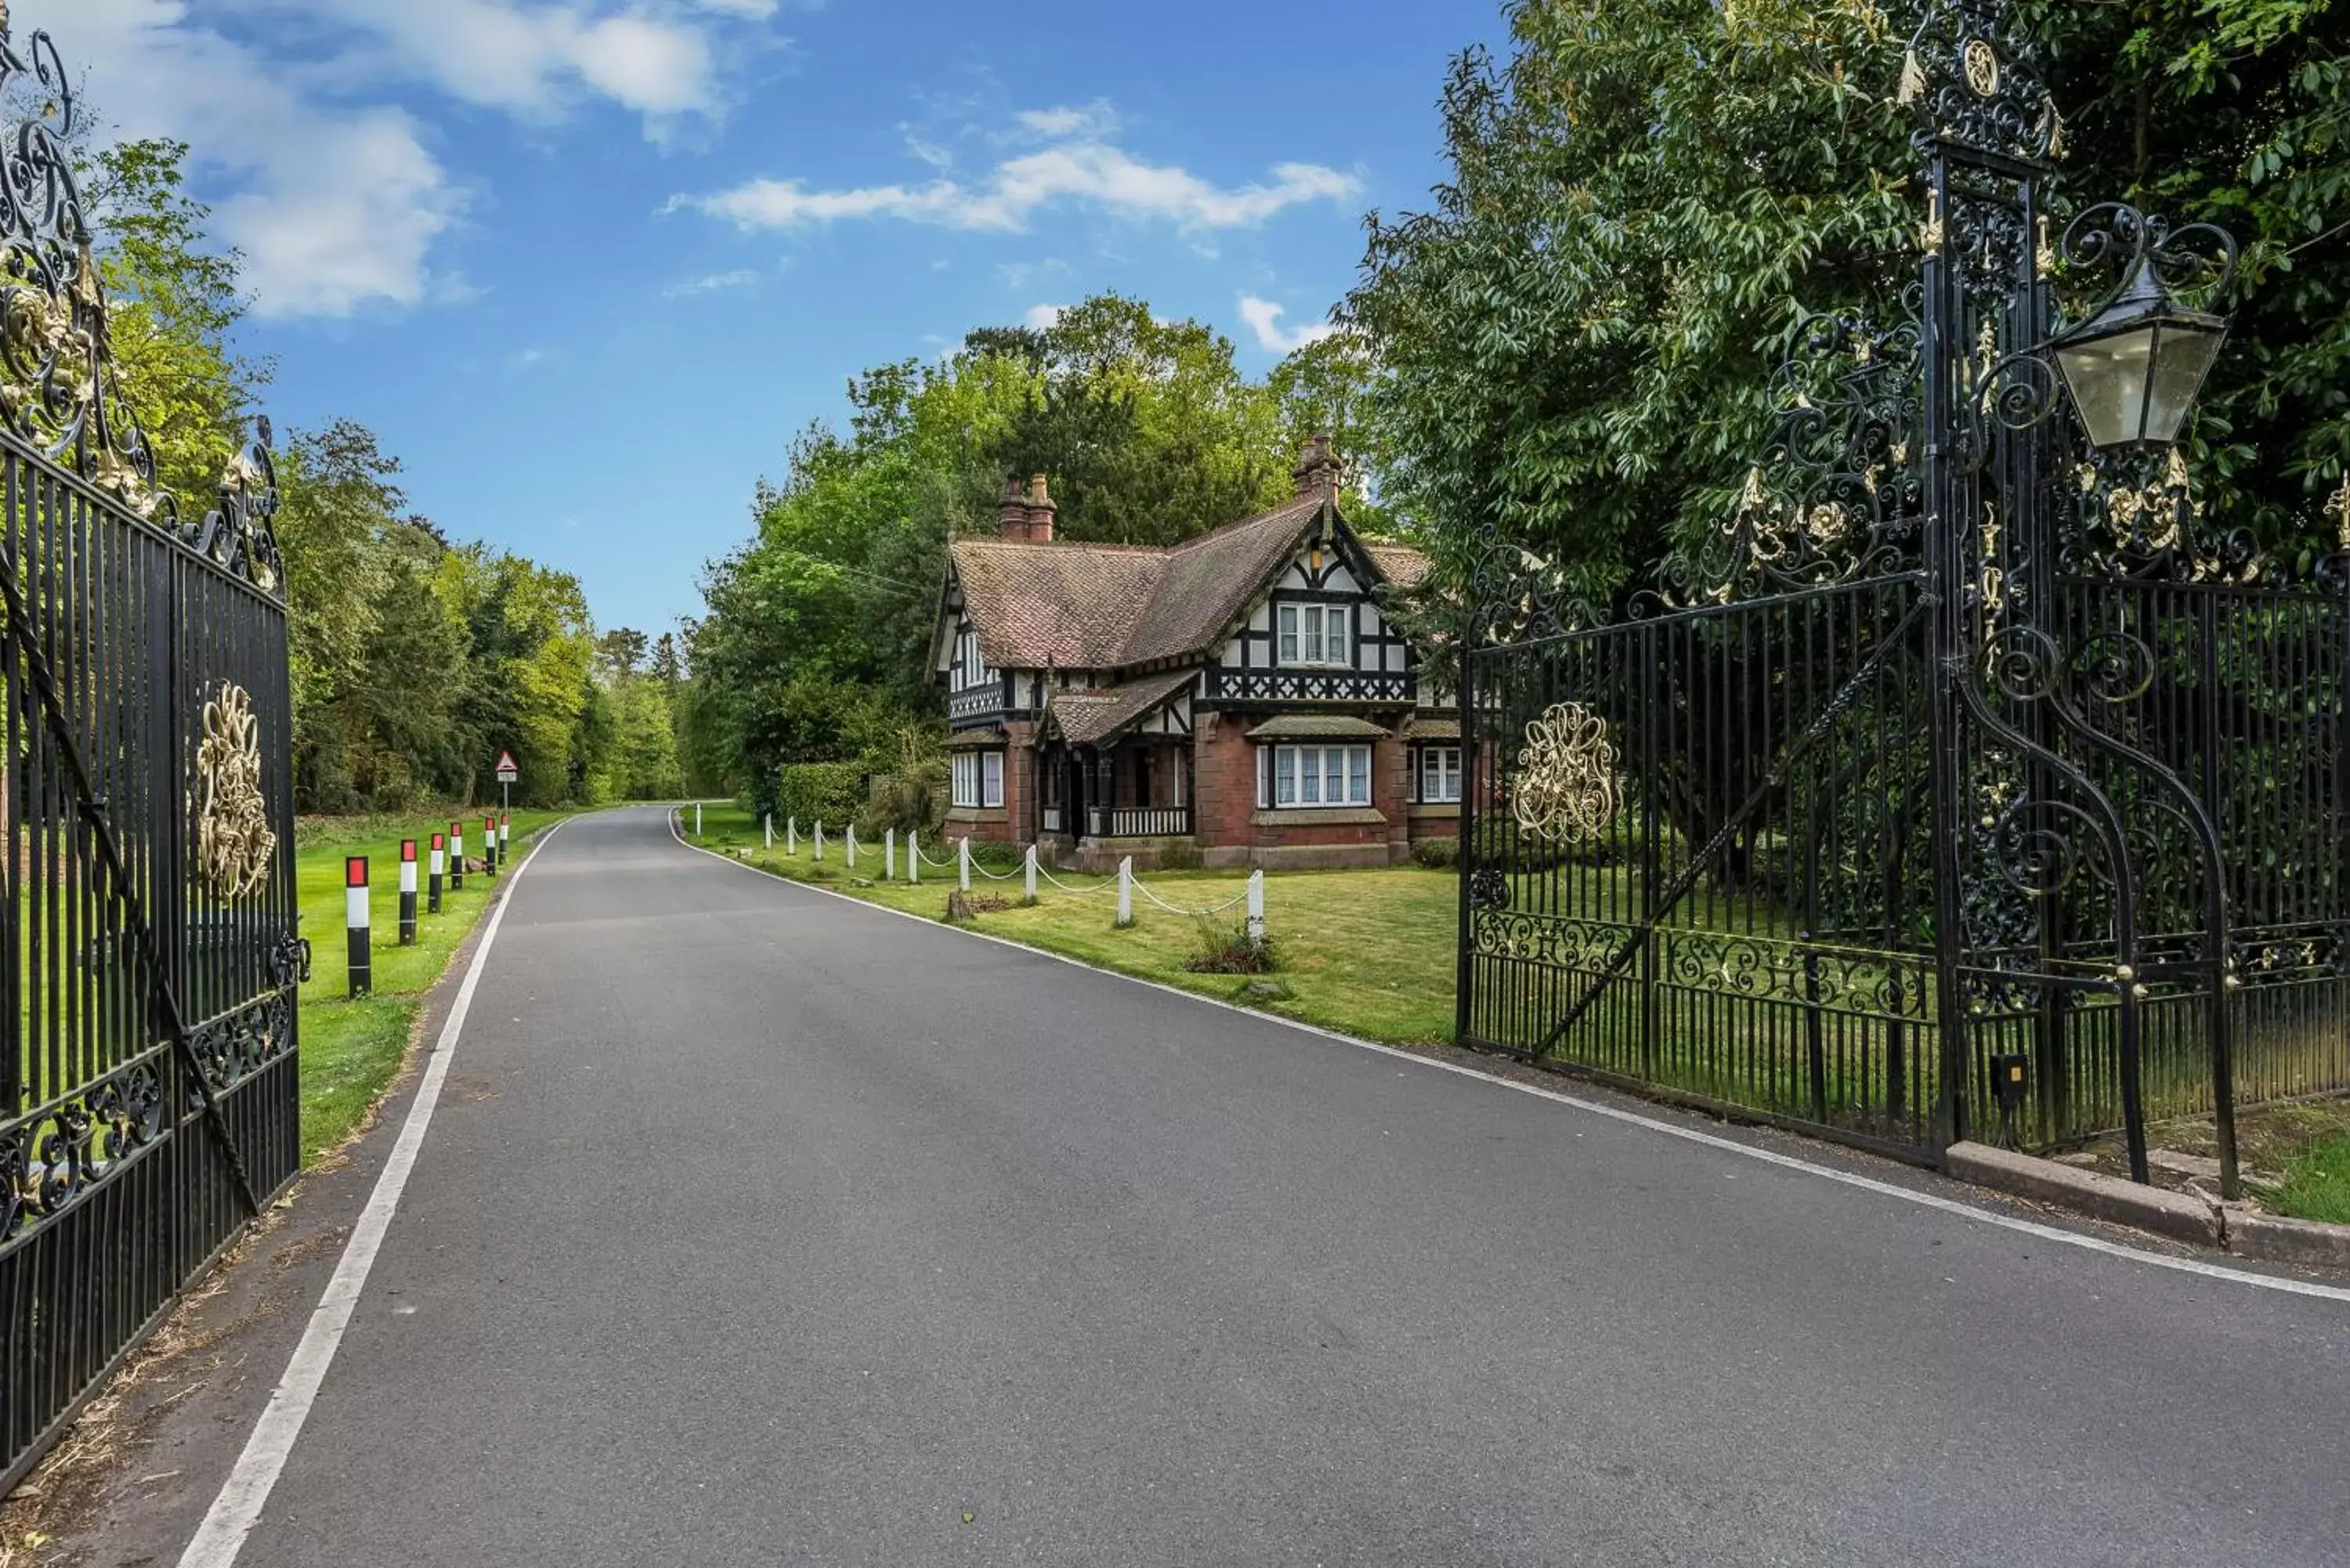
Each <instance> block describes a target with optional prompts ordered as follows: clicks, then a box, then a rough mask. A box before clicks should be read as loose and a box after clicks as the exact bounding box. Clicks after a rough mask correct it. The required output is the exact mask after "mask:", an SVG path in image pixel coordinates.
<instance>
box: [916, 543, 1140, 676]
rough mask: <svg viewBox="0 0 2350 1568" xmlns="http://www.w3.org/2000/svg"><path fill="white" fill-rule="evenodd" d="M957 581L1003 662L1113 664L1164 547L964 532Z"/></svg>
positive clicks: (1065, 666)
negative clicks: (1036, 541)
mask: <svg viewBox="0 0 2350 1568" xmlns="http://www.w3.org/2000/svg"><path fill="white" fill-rule="evenodd" d="M953 555H954V569H955V580H956V581H957V582H959V583H960V584H961V585H962V597H963V602H964V603H965V604H967V605H969V606H970V607H971V618H972V624H973V625H975V626H976V627H977V628H979V647H980V651H981V652H983V653H984V654H986V655H987V661H988V662H989V663H990V664H993V665H994V666H996V667H997V668H998V669H1025V670H1041V669H1045V668H1046V667H1048V666H1050V667H1055V668H1058V669H1062V670H1114V669H1116V668H1117V667H1118V664H1119V662H1120V659H1119V658H1118V655H1119V654H1120V653H1121V652H1123V651H1124V649H1125V648H1126V644H1127V642H1128V639H1130V638H1131V637H1132V636H1133V634H1134V623H1135V609H1136V607H1137V606H1138V605H1141V604H1145V603H1148V602H1149V596H1150V594H1151V592H1152V590H1153V589H1155V588H1156V587H1158V584H1159V578H1160V575H1161V573H1162V572H1163V570H1164V567H1165V556H1164V554H1163V553H1162V552H1160V551H1158V550H1151V549H1135V548H1130V547H1126V546H1121V545H1032V544H1028V543H1026V542H1025V541H1020V540H1012V539H991V538H967V539H957V540H956V541H955V542H954V545H953Z"/></svg>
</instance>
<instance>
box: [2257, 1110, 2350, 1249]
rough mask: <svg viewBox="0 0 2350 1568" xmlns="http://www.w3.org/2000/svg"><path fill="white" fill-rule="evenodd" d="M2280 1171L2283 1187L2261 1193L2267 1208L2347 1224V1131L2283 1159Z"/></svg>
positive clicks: (2349, 1199)
mask: <svg viewBox="0 0 2350 1568" xmlns="http://www.w3.org/2000/svg"><path fill="white" fill-rule="evenodd" d="M2337 1119H2338V1118H2337ZM2283 1175H2284V1184H2283V1185H2282V1187H2276V1188H2272V1189H2267V1190H2265V1191H2263V1192H2262V1194H2261V1197H2262V1200H2263V1201H2265V1202H2266V1203H2267V1204H2268V1206H2269V1207H2270V1208H2272V1209H2274V1210H2277V1211H2278V1212H2279V1213H2281V1214H2291V1215H2293V1216H2294V1217H2295V1218H2297V1219H2302V1220H2330V1221H2332V1222H2333V1223H2334V1224H2336V1225H2350V1133H2342V1134H2339V1135H2337V1136H2336V1137H2332V1138H2329V1139H2327V1140H2325V1141H2324V1142H2321V1143H2313V1144H2310V1145H2309V1146H2308V1147H2305V1148H2303V1149H2302V1150H2301V1151H2300V1152H2299V1153H2296V1154H2294V1155H2293V1156H2292V1157H2291V1158H2288V1159H2286V1160H2285V1161H2284V1170H2283Z"/></svg>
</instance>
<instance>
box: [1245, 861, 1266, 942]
mask: <svg viewBox="0 0 2350 1568" xmlns="http://www.w3.org/2000/svg"><path fill="white" fill-rule="evenodd" d="M1248 939H1249V940H1250V941H1252V942H1262V941H1263V940H1264V873H1263V872H1262V871H1252V872H1250V873H1249V879H1248Z"/></svg>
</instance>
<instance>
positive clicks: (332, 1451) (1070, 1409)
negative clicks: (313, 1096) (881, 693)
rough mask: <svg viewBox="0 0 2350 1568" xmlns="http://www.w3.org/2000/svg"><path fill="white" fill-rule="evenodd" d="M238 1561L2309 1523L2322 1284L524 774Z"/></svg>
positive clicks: (1930, 1558) (2333, 1547)
mask: <svg viewBox="0 0 2350 1568" xmlns="http://www.w3.org/2000/svg"><path fill="white" fill-rule="evenodd" d="M511 897H512V899H513V902H512V905H511V908H510V909H509V911H508V914H507V918H506V920H505V923H504V929H503V930H502V932H501V933H500V934H499V936H498V939H497V941H496V945H495V947H494V950H493V952H492V954H491V957H490V959H489V961H488V967H487V970H486V971H485V973H484V979H483V981H482V990H481V992H480V994H479V995H478V996H477V998H476V1000H475V1002H474V1006H473V1015H472V1018H471V1021H470V1022H469V1023H468V1024H467V1027H466V1032H465V1035H464V1039H463V1044H462V1045H461V1046H460V1048H459V1052H458V1055H457V1058H456V1061H455V1064H454V1067H453V1071H452V1075H451V1077H450V1079H449V1083H448V1085H447V1089H446V1092H445V1093H444V1094H443V1096H442V1102H441V1106H440V1108H439V1111H438V1114H437V1117H436V1119H435V1120H434V1121H433V1123H432V1130H431V1134H430V1137H429V1139H428V1141H427V1142H426V1144H425V1146H424V1148H423V1152H422V1156H421V1160H420V1162H419V1164H418V1166H417V1168H416V1170H415V1172H414V1175H413V1178H412V1179H411V1182H410V1184H409V1186H408V1189H407V1192H406V1196H405V1199H404V1200H403V1201H402V1203H401V1206H400V1210H399V1214H398V1217H397V1219H396V1220H394V1221H393V1223H392V1225H391V1228H390V1233H389V1235H388V1237H387V1238H386V1240H385V1242H384V1246H383V1250H382V1251H381V1253H380V1256H379V1258H378V1260H377V1262H376V1266H375V1270H374V1273H373V1275H372V1278H371V1279H370V1281H369V1284H368V1287H367V1290H366V1293H365V1295H364V1296H363V1297H362V1299H361V1300H360V1302H359V1307H358V1311H357V1314H356V1316H355V1318H354V1320H353V1322H352V1325H351V1328H350V1332H349V1334H348V1337H347V1339H346V1340H345V1341H344V1343H343V1345H342V1347H341V1351H340V1354H339V1355H338V1359H337V1360H336V1362H335V1363H334V1365H333V1366H332V1368H331V1370H330V1371H329V1372H328V1375H327V1377H326V1380H325V1384H324V1386H323V1388H322V1389H321V1391H320V1394H319V1397H318V1401H317V1406H316V1407H315V1409H314V1410H313V1412H312V1414H311V1417H310V1420H309V1423H308V1426H307V1428H306V1429H305V1430H304V1432H303V1434H302V1437H301V1438H300V1441H299V1442H298V1444H297V1445H296V1448H295V1449H294V1451H293V1454H292V1457H291V1459H290V1460H289V1461H288V1463H287V1465H286V1469H285V1472H284V1474H283V1476H282V1478H281V1479H280V1480H279V1481H278V1484H277V1487H276V1492H275V1493H274V1495H273V1496H272V1497H271V1499H270V1501H269V1505H268V1507H267V1509H266V1511H265V1514H264V1516H263V1519H262V1522H261V1524H260V1526H259V1528H258V1529H257V1530H256V1531H255V1533H254V1534H253V1536H252V1537H251V1539H250V1540H249V1542H247V1544H246V1546H245V1549H244V1556H243V1558H242V1560H241V1562H242V1563H244V1564H250V1565H253V1568H317V1565H318V1564H325V1563H399V1564H401V1565H402V1568H421V1565H431V1564H473V1563H480V1564H494V1565H496V1568H536V1565H539V1564H545V1565H547V1568H582V1565H587V1564H604V1563H614V1564H620V1563H628V1564H634V1563H691V1564H694V1565H696V1568H732V1565H734V1564H760V1565H762V1568H767V1565H777V1564H781V1565H789V1568H844V1565H849V1564H873V1565H876V1568H884V1565H886V1568H915V1565H929V1564H952V1563H972V1564H978V1563H991V1564H994V1563H1006V1564H1008V1563H1053V1564H1073V1565H1074V1564H1087V1565H1097V1568H1141V1565H1151V1564H1170V1565H1177V1564H1180V1565H1185V1568H1206V1565H1211V1564H1274V1563H1281V1564H1289V1563H1298V1564H1311V1563H1324V1564H1333V1565H1336V1564H1382V1565H1385V1564H1394V1565H1399V1568H1439V1565H1443V1568H1452V1565H1461V1568H1471V1565H1483V1564H1513V1565H1517V1564H1537V1563H1539V1564H1551V1563H1558V1564H1567V1563H1574V1564H1615V1563H1723V1564H1736V1565H1738V1568H1753V1565H1757V1564H1766V1563H1803V1564H1813V1563H1817V1564H1835V1565H1837V1568H1851V1565H1855V1564H1877V1563H1883V1564H1903V1565H1908V1564H1934V1565H1937V1568H1947V1565H1956V1564H1970V1563H1985V1564H1990V1563H1997V1564H2034V1565H2037V1564H2058V1563H2061V1564H2064V1565H2066V1568H2083V1565H2087V1564H2104V1563H2111V1564H2128V1565H2130V1568H2147V1565H2152V1564H2169V1563H2178V1564H2196V1565H2199V1568H2200V1565H2210V1564H2239V1563H2241V1564H2260V1565H2261V1568H2284V1565H2287V1564H2298V1563H2308V1564H2318V1563H2332V1564H2338V1563H2342V1562H2344V1561H2345V1555H2350V1544H2345V1542H2350V1472H2345V1469H2344V1463H2343V1453H2344V1451H2345V1450H2344V1447H2343V1432H2344V1428H2345V1424H2350V1305H2345V1304H2344V1303H2340V1302H2334V1301H2325V1300H2314V1299H2310V1298H2305V1297H2296V1296H2291V1295H2284V1294H2280V1293H2273V1292H2270V1291H2263V1290H2256V1289H2252V1288H2250V1287H2247V1286H2245V1285H2242V1284H2241V1283H2234V1282H2227V1281H2218V1280H2210V1279H2204V1278H2199V1277H2196V1276H2192V1275H2184V1274H2180V1273H2177V1272H2169V1271H2165V1270H2160V1269H2157V1268H2153V1267H2149V1266H2147V1264H2145V1263H2142V1262H2136V1261H2133V1260H2130V1259H2125V1258H2114V1257H2108V1256H2103V1255H2100V1254H2097V1253H2094V1252H2089V1251H2081V1250H2079V1249H2076V1248H2072V1247H2068V1246H2064V1245H2061V1244H2055V1243H2052V1242H2050V1241H2046V1240H2044V1239H2041V1238H2034V1237H2032V1236H2028V1235H2022V1234H2018V1233H2015V1232H2012V1231H2003V1230H2000V1229H1996V1228H1993V1227H1991V1226H1987V1225H1983V1224H1980V1223H1976V1222H1971V1221H1969V1220H1964V1219H1961V1218H1958V1217H1954V1216H1950V1215H1945V1214H1940V1213H1938V1212H1935V1211H1933V1210H1929V1209H1924V1208H1920V1207H1918V1206H1917V1205H1914V1204H1910V1203H1905V1202H1901V1201H1899V1200H1897V1199H1889V1198H1887V1197H1885V1196H1882V1195H1880V1194H1877V1193H1872V1192H1868V1191H1865V1190H1856V1189H1852V1188H1850V1187H1846V1186H1842V1185H1838V1184H1835V1183H1833V1182H1830V1181H1826V1180H1824V1179H1820V1178H1818V1177H1816V1176H1813V1175H1809V1174H1806V1173H1804V1172H1802V1171H1795V1170H1787V1169H1782V1168H1774V1167H1773V1166H1769V1165H1766V1164H1763V1163H1761V1162H1758V1161H1755V1160H1752V1159H1749V1158H1742V1157H1741V1156H1738V1155H1735V1154H1732V1153H1729V1152H1725V1151H1721V1150H1715V1149H1710V1148H1707V1147H1701V1146H1695V1145H1691V1144H1690V1143H1688V1142H1686V1141H1684V1140H1680V1139H1676V1138H1670V1137H1664V1136H1661V1135H1659V1134H1658V1133H1656V1132H1654V1131H1651V1130H1648V1129H1644V1128H1642V1127H1634V1126H1627V1125H1624V1124H1622V1123H1620V1122H1616V1121H1611V1120H1608V1119H1606V1118H1603V1117H1599V1116H1592V1115H1589V1114H1587V1113H1585V1112H1580V1111H1577V1110H1575V1109H1574V1108H1572V1107H1568V1106H1560V1105H1557V1104H1555V1103H1552V1102H1549V1101H1546V1100H1543V1099H1540V1098H1536V1097H1534V1096H1526V1095H1522V1094H1516V1093H1513V1092H1511V1091H1509V1090H1506V1089H1503V1088H1500V1087H1496V1086H1494V1085H1490V1084H1484V1083H1481V1082H1478V1081H1476V1080H1474V1079H1471V1078H1467V1077H1464V1076H1461V1075H1455V1074H1448V1073H1445V1072H1442V1071H1439V1070H1436V1069H1433V1068H1430V1067H1427V1066H1423V1065H1419V1064H1413V1063H1409V1062H1403V1061H1399V1060H1397V1059H1395V1058H1392V1057H1388V1056H1385V1055H1380V1054H1373V1053H1368V1052H1364V1051H1359V1050H1355V1049H1351V1048H1348V1047H1347V1046H1344V1045H1341V1044H1335V1043H1332V1042H1329V1041H1326V1040H1321V1039H1317V1038H1315V1037H1313V1036H1311V1035H1307V1034H1304V1033H1299V1032H1297V1031H1294V1030H1289V1029H1284V1028H1282V1027H1280V1026H1278V1025H1275V1024H1273V1023H1261V1022H1258V1021H1256V1020H1253V1019H1251V1018H1247V1017H1244V1016H1241V1015H1238V1014H1234V1013H1232V1012H1223V1011H1219V1010H1216V1009H1213V1008H1210V1007H1206V1006H1202V1005H1200V1004H1197V1003H1194V1002H1187V1001H1184V1000H1182V999H1180V998H1177V997H1174V996H1171V995H1168V994H1165V993H1162V992H1154V991H1151V990H1149V989H1146V988H1143V987H1140V986H1137V985H1133V984H1130V983H1128V982H1125V981H1118V980H1116V979H1113V978H1110V977H1107V976H1101V975H1096V974H1093V973H1090V972H1087V971H1080V970H1077V969H1076V968H1073V967H1071V966H1068V965H1066V964H1061V963H1058V962H1055V961H1050V960H1047V959H1044V958H1041V957H1035V956H1031V955H1027V954H1024V953H1021V952H1017V951H1014V950H1007V949H1005V948H1003V947H999V946H996V945H993V944H991V943H986V942H980V941H974V940H970V939H968V938H966V937H963V936H961V935H958V934H956V933H954V932H951V931H949V930H946V929H941V928H931V927H925V926H923V925H920V924H918V923H915V922H913V921H910V920H905V919H898V918H894V917H891V916H889V915H887V914H884V913H881V912H879V911H876V910H872V909H864V908H861V907H858V906H855V905H851V904H848V903H845V902H843V901H840V900H837V899H835V898H827V897H824V896H822V895H820V894H816V893H814V892H810V891H808V890H806V889H802V888H794V887H791V886H790V885H788V884H785V883H782V882H777V881H773V880H770V879H767V878H764V877H758V876H755V875H753V874H751V873H748V872H745V871H743V870H741V869H738V868H735V867H728V866H726V865H723V864H721V863H720V862H718V861H716V860H714V859H712V858H710V857H704V856H701V855H698V854H695V853H693V852H691V851H690V850H687V849H685V848H682V847H681V846H678V845H676V844H675V843H674V842H672V840H671V837H670V836H669V835H668V832H667V831H666V828H665V826H664V822H663V819H662V817H661V816H660V815H659V814H658V813H652V812H632V813H625V814H617V815H601V816H595V817H589V818H586V819H583V820H581V821H578V822H577V823H574V824H572V825H570V826H567V827H566V828H565V829H564V830H563V831H562V832H561V833H560V834H558V835H557V836H556V837H555V839H554V840H553V841H552V843H551V844H550V845H549V846H547V848H546V850H545V851H544V852H543V853H542V854H541V855H540V856H539V857H538V858H537V860H536V863H535V864H534V865H533V866H532V867H531V869H530V871H529V873H528V875H527V876H526V877H525V878H524V880H523V881H522V882H521V884H520V885H518V886H517V887H516V888H515V889H514V892H513V894H512V896H511Z"/></svg>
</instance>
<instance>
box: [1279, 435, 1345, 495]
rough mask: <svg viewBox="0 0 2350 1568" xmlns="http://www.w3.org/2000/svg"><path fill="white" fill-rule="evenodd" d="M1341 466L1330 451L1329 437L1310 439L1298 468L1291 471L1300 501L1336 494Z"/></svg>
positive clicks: (1298, 461)
mask: <svg viewBox="0 0 2350 1568" xmlns="http://www.w3.org/2000/svg"><path fill="white" fill-rule="evenodd" d="M1339 466H1340V465H1339V462H1338V459H1337V457H1336V454H1335V453H1333V452H1331V450H1330V438H1329V437H1328V436H1326V435H1317V436H1314V437H1311V438H1309V439H1308V440H1307V441H1306V442H1305V452H1304V453H1302V454H1301V455H1300V456H1299V457H1298V460H1297V466H1296V467H1295V469H1293V470H1291V471H1290V472H1291V476H1292V477H1293V478H1295V480H1296V482H1297V494H1298V497H1299V499H1301V500H1303V499H1304V498H1305V497H1306V496H1309V495H1315V494H1323V495H1326V494H1330V493H1335V492H1336V490H1337V488H1338V473H1339Z"/></svg>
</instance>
